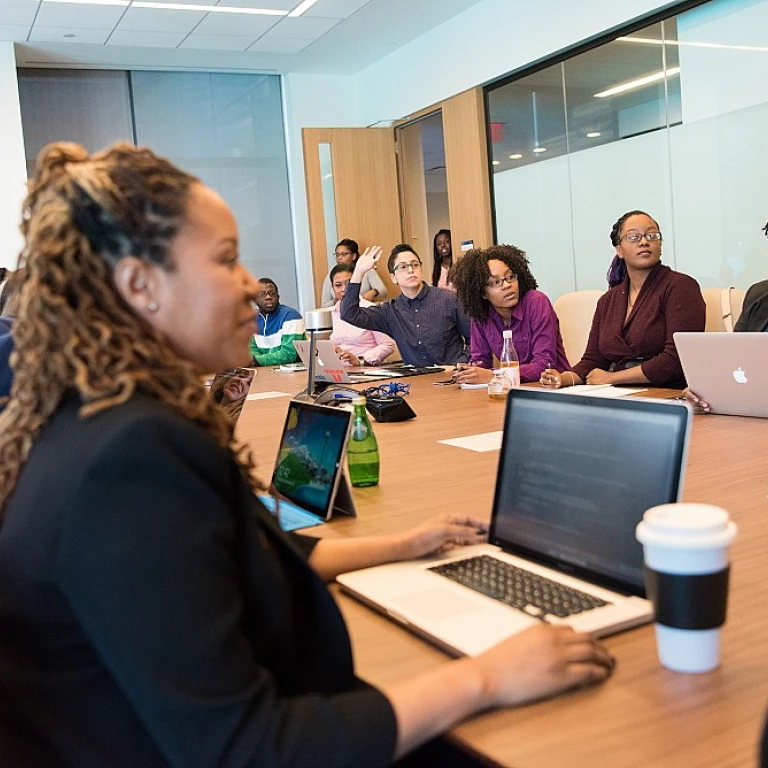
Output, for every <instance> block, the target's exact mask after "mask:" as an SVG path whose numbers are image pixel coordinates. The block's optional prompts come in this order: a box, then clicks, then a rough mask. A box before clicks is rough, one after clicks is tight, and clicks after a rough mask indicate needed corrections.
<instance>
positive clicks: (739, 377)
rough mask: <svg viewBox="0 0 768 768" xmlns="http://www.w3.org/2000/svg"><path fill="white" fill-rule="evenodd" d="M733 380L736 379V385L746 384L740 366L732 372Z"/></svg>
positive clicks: (744, 374) (745, 378)
mask: <svg viewBox="0 0 768 768" xmlns="http://www.w3.org/2000/svg"><path fill="white" fill-rule="evenodd" d="M733 378H734V379H736V383H737V384H746V383H747V374H746V373H744V371H743V370H742V368H741V366H739V367H738V368H737V369H736V370H735V371H734V372H733Z"/></svg>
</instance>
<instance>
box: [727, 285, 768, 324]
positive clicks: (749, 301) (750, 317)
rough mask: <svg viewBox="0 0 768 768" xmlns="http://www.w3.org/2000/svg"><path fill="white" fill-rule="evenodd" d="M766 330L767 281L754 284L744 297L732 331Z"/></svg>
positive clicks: (767, 316)
mask: <svg viewBox="0 0 768 768" xmlns="http://www.w3.org/2000/svg"><path fill="white" fill-rule="evenodd" d="M766 328H768V280H763V281H762V282H760V283H755V284H754V285H753V286H751V287H750V289H749V290H748V291H747V293H746V295H745V296H744V306H743V307H742V309H741V315H740V316H739V319H738V320H737V322H736V325H735V326H734V327H733V330H734V331H757V332H760V331H764V330H766Z"/></svg>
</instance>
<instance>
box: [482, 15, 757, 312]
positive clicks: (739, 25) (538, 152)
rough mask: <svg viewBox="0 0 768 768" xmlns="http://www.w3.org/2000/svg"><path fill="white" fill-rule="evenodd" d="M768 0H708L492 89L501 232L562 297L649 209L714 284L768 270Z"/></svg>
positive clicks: (667, 243) (674, 258)
mask: <svg viewBox="0 0 768 768" xmlns="http://www.w3.org/2000/svg"><path fill="white" fill-rule="evenodd" d="M765 29H768V0H712V1H711V2H708V3H704V4H701V5H699V6H697V7H695V8H692V9H690V10H687V11H685V12H683V13H680V14H678V15H676V16H672V17H670V18H668V19H665V20H663V21H658V22H655V23H653V24H651V25H649V26H646V27H645V28H643V29H640V30H635V31H633V32H631V33H630V34H626V35H621V34H619V35H618V36H617V37H616V38H615V39H613V40H611V41H609V42H607V43H604V44H602V45H599V46H598V47H594V48H592V49H590V50H588V51H586V52H584V53H580V54H578V55H575V56H573V57H571V58H568V59H565V60H564V61H560V62H558V63H556V64H553V65H551V66H548V67H544V68H541V69H539V70H538V71H535V72H532V73H530V74H525V73H522V74H521V76H519V77H515V79H511V80H509V81H506V82H502V83H499V84H495V85H492V86H489V87H488V88H487V89H486V99H487V117H488V121H489V138H490V141H489V152H490V154H491V158H490V159H491V164H492V165H491V169H492V189H493V196H494V212H495V221H496V242H499V243H502V242H503V243H513V244H514V245H517V246H518V247H520V248H522V249H523V250H525V251H526V252H527V254H528V257H529V258H530V260H531V265H532V269H533V272H534V274H535V275H536V277H537V279H538V281H539V283H540V287H541V289H542V290H544V291H545V292H547V293H548V294H549V295H550V297H551V298H552V299H553V300H554V299H555V298H557V297H558V296H559V295H561V294H563V293H566V292H568V291H573V290H585V289H595V288H598V289H600V288H606V287H607V285H606V281H605V273H606V270H607V268H608V264H609V262H610V260H611V258H612V257H613V248H612V246H611V244H610V240H609V233H610V229H611V226H612V225H613V222H614V221H615V220H616V219H617V218H618V217H619V216H620V215H621V214H622V213H624V212H625V211H628V210H632V209H636V208H639V209H642V210H646V211H648V213H650V214H651V216H653V217H654V218H656V219H657V220H658V221H659V224H660V226H661V229H662V232H663V233H664V238H665V239H664V250H663V261H664V262H665V263H667V264H669V265H670V266H672V267H673V268H675V269H678V270H680V271H682V272H686V273H688V274H691V275H693V276H694V277H695V278H696V279H697V280H698V281H699V283H700V284H701V285H702V287H711V286H726V285H735V286H736V287H740V288H746V287H748V286H749V285H750V284H751V283H753V282H756V281H757V280H759V279H764V278H765V277H766V276H768V243H766V241H765V239H764V237H763V233H762V231H761V227H762V226H763V224H764V223H765V221H766V219H768V194H767V193H768V182H766V181H765V173H764V171H763V169H764V167H765V164H764V161H765V159H766V154H768V149H767V148H766V142H765V141H764V140H763V137H764V136H765V135H766V130H768V79H766V77H765V73H766V71H767V70H768V41H766V39H765V35H764V34H763V31H764V30H765Z"/></svg>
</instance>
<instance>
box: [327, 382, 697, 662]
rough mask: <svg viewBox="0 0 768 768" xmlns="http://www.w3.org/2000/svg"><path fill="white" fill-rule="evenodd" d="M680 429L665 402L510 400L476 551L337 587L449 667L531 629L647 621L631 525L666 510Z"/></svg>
mask: <svg viewBox="0 0 768 768" xmlns="http://www.w3.org/2000/svg"><path fill="white" fill-rule="evenodd" d="M690 421H691V409H690V407H689V406H688V405H687V404H685V403H681V402H679V401H677V402H676V401H661V400H646V399H638V398H620V399H615V400H609V399H605V398H599V397H588V396H584V397H579V398H563V397H560V396H559V394H557V393H552V392H545V391H541V390H533V389H516V390H513V392H512V393H511V395H510V396H509V401H508V403H507V411H506V420H505V427H504V439H503V442H502V447H501V452H500V456H499V466H498V473H497V479H496V493H495V498H494V502H493V510H492V514H491V528H490V534H489V542H490V544H487V545H482V546H478V547H471V548H465V549H460V550H456V551H455V554H453V555H452V556H451V557H448V558H445V557H444V558H442V559H439V560H437V559H433V560H429V559H424V560H420V561H409V562H405V563H393V564H389V565H384V566H378V567H375V568H369V569H366V570H362V571H355V572H352V573H346V574H342V575H341V576H339V577H338V581H339V583H340V584H341V586H342V589H343V590H344V591H345V592H348V593H349V594H351V595H353V596H354V597H356V598H358V599H359V600H361V601H362V602H364V603H366V604H367V605H369V606H371V607H373V608H375V609H376V610H378V611H380V612H382V613H384V614H385V615H387V616H389V617H390V618H392V619H393V620H395V621H397V622H399V623H401V624H403V625H404V626H406V627H407V628H409V629H411V630H412V631H414V632H415V633H417V634H419V635H421V636H422V637H425V638H427V639H429V640H430V641H432V642H433V643H435V644H436V645H438V646H439V647H441V648H443V649H444V650H446V651H448V652H449V653H452V654H455V655H470V656H474V655H477V654H478V653H481V652H482V651H485V650H487V649H488V648H490V647H491V646H493V645H495V644H496V643H498V642H500V641H501V640H503V639H504V638H506V637H508V636H510V635H512V634H514V633H516V632H518V631H520V630H522V629H524V628H525V627H528V626H530V625H531V624H534V623H536V622H538V621H546V622H549V623H552V624H559V623H565V624H569V625H570V626H572V627H574V629H577V630H581V631H585V632H590V633H592V634H593V635H595V636H602V635H607V634H610V633H612V632H617V631H619V630H621V629H627V628H629V627H633V626H636V625H639V624H642V623H645V622H648V621H650V620H651V618H652V609H651V605H650V603H649V602H648V601H647V600H646V599H645V587H644V583H643V556H642V548H641V546H640V544H638V542H637V540H636V539H635V526H636V525H637V523H638V522H639V521H640V519H641V518H642V515H643V512H644V511H645V510H646V509H648V508H649V507H652V506H654V505H656V504H665V503H669V502H674V501H677V500H678V499H679V498H680V495H681V493H682V482H683V474H684V467H685V462H686V457H687V450H688V437H689V432H690ZM453 511H455V512H461V513H464V512H466V513H468V514H476V513H477V512H478V510H475V509H455V510H453ZM470 585H471V586H470Z"/></svg>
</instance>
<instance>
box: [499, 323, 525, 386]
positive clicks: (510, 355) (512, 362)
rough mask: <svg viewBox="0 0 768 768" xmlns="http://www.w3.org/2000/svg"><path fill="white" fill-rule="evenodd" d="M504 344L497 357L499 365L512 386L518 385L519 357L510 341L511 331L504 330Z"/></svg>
mask: <svg viewBox="0 0 768 768" xmlns="http://www.w3.org/2000/svg"><path fill="white" fill-rule="evenodd" d="M502 336H503V338H504V346H503V347H502V348H501V356H500V357H499V367H500V368H501V369H502V370H503V371H504V375H505V376H506V377H507V378H508V379H509V383H510V384H511V385H512V386H513V387H519V386H520V358H518V356H517V350H516V349H515V345H514V344H513V343H512V331H504V332H503V333H502Z"/></svg>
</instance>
